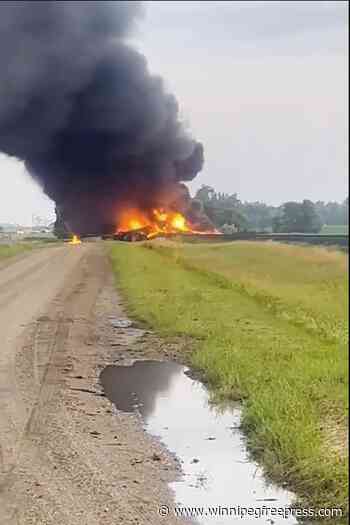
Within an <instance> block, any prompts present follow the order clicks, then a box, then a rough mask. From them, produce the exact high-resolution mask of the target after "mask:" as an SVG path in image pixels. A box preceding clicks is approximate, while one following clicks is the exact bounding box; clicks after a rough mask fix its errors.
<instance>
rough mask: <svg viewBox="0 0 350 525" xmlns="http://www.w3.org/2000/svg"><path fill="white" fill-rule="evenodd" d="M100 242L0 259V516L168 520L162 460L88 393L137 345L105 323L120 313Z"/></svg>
mask: <svg viewBox="0 0 350 525" xmlns="http://www.w3.org/2000/svg"><path fill="white" fill-rule="evenodd" d="M103 249H104V247H103V245H102V244H98V243H91V244H82V245H79V246H58V247H50V248H45V249H41V250H37V251H34V252H33V253H31V254H30V255H27V256H25V257H22V258H18V259H15V260H13V261H11V262H10V263H7V264H6V266H4V265H3V266H2V267H1V266H0V334H1V352H0V523H1V525H13V524H25V525H28V524H36V525H39V524H40V525H42V524H52V525H53V524H55V525H63V524H64V525H73V524H74V525H76V524H82V525H83V524H84V525H90V524H91V525H95V524H99V523H101V524H102V523H103V524H107V525H108V524H113V525H119V524H121V525H124V524H144V523H147V524H154V525H156V524H158V523H165V522H166V523H167V524H168V523H170V524H171V523H179V521H178V520H175V519H174V518H172V517H170V516H169V517H168V518H166V519H164V518H160V517H159V516H158V507H159V505H163V504H170V505H171V503H172V502H171V494H170V493H169V491H168V488H167V482H168V481H170V480H174V479H175V477H176V475H177V473H178V467H177V465H176V463H175V461H174V459H173V458H172V457H171V456H170V455H169V454H167V452H166V451H165V450H164V449H162V448H161V446H160V445H159V444H158V443H157V442H156V440H152V439H151V438H150V437H149V436H148V435H147V434H146V433H145V432H144V431H143V429H142V425H141V424H140V421H138V420H137V418H136V417H134V416H130V415H126V414H121V413H118V414H116V413H114V411H113V408H112V406H111V405H110V403H109V402H108V401H107V399H106V398H105V397H103V396H102V395H101V394H100V390H99V383H98V375H99V372H100V370H101V368H102V367H103V366H104V365H105V364H110V363H111V362H113V361H116V360H123V359H127V358H128V357H130V356H132V354H133V353H135V352H136V351H138V352H140V351H141V353H142V352H146V353H147V350H145V348H147V344H146V345H144V346H143V349H141V350H140V349H138V350H137V349H135V348H136V346H135V344H136V340H137V339H138V338H139V337H140V334H137V333H135V334H134V335H133V336H130V335H127V334H125V333H124V334H123V333H122V331H120V332H119V333H118V331H116V330H115V329H113V327H111V323H110V321H109V319H108V316H111V315H114V316H118V315H121V314H122V312H121V306H120V301H119V298H118V295H117V293H116V292H115V290H114V285H113V278H112V274H111V271H110V268H109V263H108V260H107V258H106V256H105V254H104V251H103ZM153 343H154V341H153ZM134 347H135V348H134ZM152 347H153V348H154V345H152ZM133 348H134V349H133ZM122 350H124V354H123V352H122ZM153 351H154V350H153Z"/></svg>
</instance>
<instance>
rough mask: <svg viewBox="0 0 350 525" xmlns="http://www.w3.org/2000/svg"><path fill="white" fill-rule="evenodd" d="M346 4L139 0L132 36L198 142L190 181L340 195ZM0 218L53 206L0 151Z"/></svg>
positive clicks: (256, 196)
mask: <svg viewBox="0 0 350 525" xmlns="http://www.w3.org/2000/svg"><path fill="white" fill-rule="evenodd" d="M347 31H348V5H347V2H337V1H330V2H317V1H316V2H313V1H312V2H307V1H303V2H288V1H283V2H276V1H272V2H263V1H258V2H253V1H245V2H238V1H235V2H227V1H225V2H199V1H194V2H190V1H187V2H184V1H179V2H171V1H166V2H159V1H155V2H146V5H145V18H144V20H143V22H142V24H140V25H139V28H138V32H137V33H136V35H134V38H133V40H134V44H135V45H136V46H137V47H138V48H139V49H140V50H141V51H143V52H144V53H145V55H146V56H147V57H148V60H149V65H150V69H151V71H152V72H155V73H159V74H160V75H162V76H163V77H164V78H165V80H166V83H167V85H168V86H169V89H171V90H172V91H173V92H174V93H175V94H176V96H177V98H178V100H179V102H180V106H181V113H182V115H183V118H184V119H185V120H186V121H187V122H188V124H189V126H190V129H192V130H193V133H194V135H195V137H196V138H197V139H199V140H201V141H202V142H203V144H204V146H205V158H206V162H205V169H204V170H203V172H202V173H201V174H199V175H198V177H197V178H196V180H195V181H194V182H193V183H192V184H191V189H192V190H193V191H194V190H195V189H196V188H198V187H199V186H200V185H201V184H209V185H213V186H214V187H215V188H216V189H217V190H219V191H226V192H230V193H234V192H237V193H238V195H239V197H240V198H241V199H242V200H263V201H266V202H268V203H272V204H279V203H281V202H283V201H285V200H294V199H295V200H300V199H303V198H310V199H312V200H318V199H321V200H343V199H344V198H345V196H346V195H347V192H348V189H347V166H348V148H347V142H348V118H347V113H348V103H347V92H348V84H347V75H348V71H347V57H348V48H347V43H346V42H347ZM0 173H1V189H0V222H3V221H6V222H7V221H9V222H19V223H25V224H30V223H31V217H32V214H33V213H35V214H40V215H45V216H46V215H47V216H51V215H52V213H53V207H52V204H51V203H50V201H49V200H48V199H47V198H46V197H45V196H44V195H42V193H41V191H40V189H38V188H37V187H36V186H35V185H34V183H32V182H31V181H30V179H29V178H28V176H26V175H25V172H24V169H23V165H22V164H21V163H19V162H17V161H15V160H14V159H6V158H5V157H3V156H0Z"/></svg>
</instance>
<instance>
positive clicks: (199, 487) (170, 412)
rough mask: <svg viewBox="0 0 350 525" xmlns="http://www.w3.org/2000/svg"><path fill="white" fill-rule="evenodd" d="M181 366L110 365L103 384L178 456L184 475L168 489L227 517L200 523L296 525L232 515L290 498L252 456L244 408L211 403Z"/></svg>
mask: <svg viewBox="0 0 350 525" xmlns="http://www.w3.org/2000/svg"><path fill="white" fill-rule="evenodd" d="M186 372H187V369H186V368H185V367H183V366H181V365H178V364H176V363H169V362H157V361H136V362H134V363H133V365H132V366H108V367H107V368H105V369H104V370H103V371H102V373H101V382H102V385H103V388H104V391H105V393H106V395H107V396H108V398H109V399H110V400H111V401H112V402H113V403H114V404H115V406H116V407H117V409H118V410H122V411H125V412H136V413H138V414H139V415H140V417H141V418H142V420H143V424H144V426H145V429H146V430H147V432H149V433H150V434H152V435H154V436H157V437H158V438H159V439H160V440H161V442H162V443H163V444H164V445H165V446H166V447H167V448H168V449H169V450H170V451H171V452H172V453H174V454H175V455H176V456H177V458H178V459H179V461H180V462H181V467H182V471H183V475H182V476H181V477H180V479H179V480H178V481H176V482H173V483H171V484H170V486H171V489H172V490H173V491H174V494H175V501H176V504H179V505H181V507H205V509H206V512H208V511H209V512H210V513H211V512H212V511H211V510H210V508H211V507H213V508H215V509H217V508H218V507H220V508H221V510H219V511H217V510H214V511H213V512H214V513H215V512H220V513H221V514H222V515H221V516H216V517H215V516H212V515H210V517H209V516H206V517H197V519H196V522H197V523H200V524H201V525H207V524H215V525H219V524H226V523H232V522H234V521H236V520H237V521H241V522H242V521H244V522H245V523H256V524H259V523H261V524H262V523H265V524H266V523H270V524H272V523H274V524H276V525H277V524H282V523H283V524H284V525H287V524H288V525H291V524H295V523H297V521H296V519H295V518H294V517H291V516H289V517H287V518H286V517H281V516H273V517H272V516H267V515H264V516H261V517H252V516H247V517H245V518H243V519H242V518H241V517H234V516H233V515H232V512H231V515H230V516H228V515H227V514H226V510H225V509H226V508H227V507H232V508H233V507H236V508H237V509H239V507H240V508H243V507H254V508H255V509H257V510H256V512H257V513H258V512H263V511H262V510H260V509H262V507H264V506H265V507H277V508H281V507H285V506H288V505H290V504H291V502H292V494H290V493H289V492H287V491H286V490H284V489H282V488H279V487H277V486H275V485H271V484H268V483H267V482H266V480H265V479H264V477H263V474H262V470H261V469H260V468H259V466H258V465H257V464H256V463H254V462H252V461H251V460H250V459H249V457H248V454H247V450H246V447H245V442H244V437H243V435H242V432H241V430H240V428H239V424H240V410H239V408H236V409H235V408H233V409H232V408H230V409H224V410H219V409H218V408H216V407H213V406H212V405H210V403H209V395H208V391H207V389H206V388H205V386H204V385H203V384H201V383H200V382H199V381H196V380H193V379H191V378H190V377H189V376H188V375H187V373H186Z"/></svg>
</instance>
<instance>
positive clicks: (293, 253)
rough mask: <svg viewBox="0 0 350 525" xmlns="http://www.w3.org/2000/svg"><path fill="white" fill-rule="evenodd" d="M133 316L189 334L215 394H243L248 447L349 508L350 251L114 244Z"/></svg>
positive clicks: (307, 489)
mask: <svg viewBox="0 0 350 525" xmlns="http://www.w3.org/2000/svg"><path fill="white" fill-rule="evenodd" d="M111 259H112V264H113V267H114V270H115V272H116V274H117V276H118V286H119V287H121V289H122V291H123V293H124V295H125V297H126V299H127V303H128V306H129V311H130V313H131V315H134V316H135V317H136V318H138V319H140V320H142V321H145V322H147V323H148V324H149V325H151V326H152V327H153V328H155V329H157V330H158V332H159V333H160V334H162V335H163V336H173V335H179V334H183V335H186V336H190V337H191V338H192V339H193V341H194V351H193V353H192V356H191V363H190V364H192V365H193V366H195V367H196V368H197V369H199V370H201V371H202V373H203V375H204V377H205V378H206V380H207V381H208V382H209V384H210V386H211V389H212V392H213V396H214V397H215V398H216V399H217V400H220V399H225V400H227V399H229V400H230V399H232V400H241V401H242V406H243V422H242V423H243V428H244V429H245V431H246V435H247V439H248V443H249V447H250V450H251V451H252V453H253V454H254V455H255V457H258V458H259V459H260V460H261V461H262V463H263V464H264V466H265V469H266V472H267V473H268V474H269V475H270V476H271V477H273V478H274V479H276V480H280V481H282V480H283V481H287V483H288V484H289V486H290V487H291V488H292V489H294V490H295V491H296V492H297V494H298V496H299V499H300V501H301V502H302V503H303V504H307V505H311V506H313V507H338V506H342V507H343V508H344V509H345V508H347V502H346V500H347V468H346V466H347V465H346V455H347V452H346V449H345V448H346V445H345V443H346V413H347V349H346V344H345V341H346V334H347V322H346V305H347V293H346V281H347V269H346V256H345V255H344V254H343V253H340V252H336V251H327V250H326V249H323V248H315V247H299V246H290V245H282V244H275V243H256V242H255V243H249V242H236V243H232V244H224V245H217V244H216V245H210V244H202V245H199V244H196V245H189V244H179V243H171V242H168V243H165V242H159V241H154V242H152V243H147V244H144V245H141V244H127V243H118V244H114V245H113V246H112V247H111Z"/></svg>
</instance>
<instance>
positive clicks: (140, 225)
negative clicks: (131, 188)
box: [117, 208, 218, 239]
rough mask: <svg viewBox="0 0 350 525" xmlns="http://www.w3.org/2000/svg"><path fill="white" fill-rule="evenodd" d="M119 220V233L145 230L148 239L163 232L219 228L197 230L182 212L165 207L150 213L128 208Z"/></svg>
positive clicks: (186, 231)
mask: <svg viewBox="0 0 350 525" xmlns="http://www.w3.org/2000/svg"><path fill="white" fill-rule="evenodd" d="M118 222H119V226H118V229H117V233H126V232H132V231H136V230H144V233H145V236H146V237H147V238H148V239H151V238H153V237H156V236H157V235H158V234H162V233H165V234H169V233H195V234H205V233H218V232H217V230H212V231H197V230H195V229H193V227H192V226H191V224H190V223H189V222H188V220H187V219H186V217H185V216H184V215H182V214H181V213H180V212H175V211H172V210H171V211H166V210H165V209H163V208H154V209H152V210H151V211H150V212H148V213H146V212H142V211H140V210H138V209H128V210H126V211H125V212H124V213H122V214H121V216H120V217H119V221H118Z"/></svg>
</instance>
